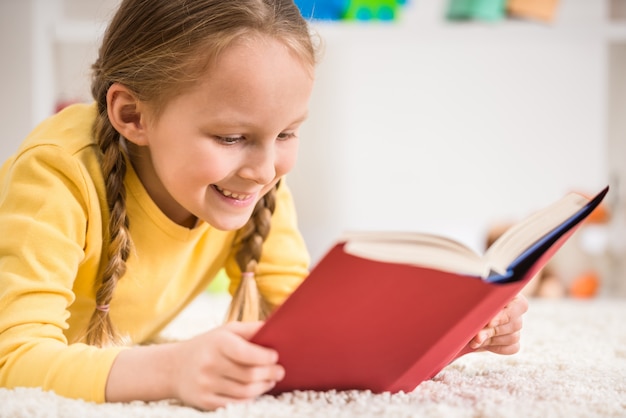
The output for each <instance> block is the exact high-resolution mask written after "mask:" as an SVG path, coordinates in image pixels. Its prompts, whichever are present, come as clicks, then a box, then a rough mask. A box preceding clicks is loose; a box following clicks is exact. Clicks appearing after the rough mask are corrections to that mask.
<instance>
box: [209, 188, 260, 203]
mask: <svg viewBox="0 0 626 418" xmlns="http://www.w3.org/2000/svg"><path fill="white" fill-rule="evenodd" d="M213 187H214V188H215V190H217V191H218V192H220V193H221V194H222V195H224V196H226V197H229V198H231V199H235V200H247V199H249V198H250V196H251V195H249V194H241V193H234V192H231V191H230V190H226V189H222V188H221V187H219V186H217V185H214V186H213Z"/></svg>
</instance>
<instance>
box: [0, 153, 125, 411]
mask: <svg viewBox="0 0 626 418" xmlns="http://www.w3.org/2000/svg"><path fill="white" fill-rule="evenodd" d="M87 179H88V175H87V172H86V170H85V169H84V167H83V166H82V165H81V164H80V162H79V160H78V159H77V158H75V157H74V156H72V155H70V154H69V153H67V152H66V151H63V150H61V149H59V148H58V147H54V146H36V147H33V148H30V149H27V150H25V151H23V152H22V153H21V154H19V155H18V156H17V157H16V158H14V159H12V160H9V161H8V162H7V163H5V165H4V166H3V168H2V171H1V172H0V182H1V183H0V231H2V236H1V238H0V386H1V387H6V388H12V387H18V386H26V387H41V388H42V389H44V390H53V391H55V392H56V393H58V394H60V395H62V396H67V397H72V398H82V399H84V400H87V401H95V402H103V401H104V394H105V386H106V380H107V377H108V373H109V370H110V368H111V365H112V363H113V361H114V359H115V357H116V355H117V354H118V352H119V351H120V350H121V348H106V349H100V348H96V347H92V346H87V345H85V344H80V343H74V344H69V343H68V340H67V338H66V336H65V335H64V330H65V329H67V328H68V324H67V322H66V321H67V318H68V316H69V311H68V307H69V306H70V305H71V304H72V303H73V302H74V300H75V295H74V292H73V291H72V288H73V285H74V282H75V280H76V276H77V272H78V270H79V268H80V266H81V263H82V262H83V261H84V254H85V251H84V250H85V248H86V246H87V245H88V243H87V242H86V230H87V227H88V222H98V223H101V222H102V220H101V219H89V214H90V213H91V210H92V209H93V207H92V206H93V205H94V202H97V201H98V199H97V197H96V196H93V194H94V193H95V192H94V190H93V187H89V182H88V180H87Z"/></svg>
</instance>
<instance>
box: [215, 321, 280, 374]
mask: <svg viewBox="0 0 626 418" xmlns="http://www.w3.org/2000/svg"><path fill="white" fill-rule="evenodd" d="M252 324H253V323H249V324H244V323H240V324H235V323H232V324H228V325H227V327H228V328H229V329H230V330H231V331H232V332H233V333H234V334H235V335H236V336H238V337H240V338H237V339H235V340H234V341H231V343H230V344H228V345H224V346H223V350H222V354H223V355H224V356H225V357H227V358H228V359H230V360H231V361H232V362H234V363H237V364H239V365H242V366H266V365H270V364H276V362H277V361H278V353H277V352H276V350H273V349H271V348H267V347H262V346H260V345H258V344H253V343H251V342H249V341H248V339H247V338H246V337H247V336H250V337H251V336H252V335H254V332H255V331H254V330H255V329H258V326H257V325H252Z"/></svg>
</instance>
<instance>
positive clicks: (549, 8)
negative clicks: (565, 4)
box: [506, 0, 558, 22]
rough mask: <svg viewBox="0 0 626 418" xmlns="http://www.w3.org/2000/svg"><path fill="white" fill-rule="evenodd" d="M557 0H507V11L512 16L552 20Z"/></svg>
mask: <svg viewBox="0 0 626 418" xmlns="http://www.w3.org/2000/svg"><path fill="white" fill-rule="evenodd" d="M557 5H558V0H509V2H508V3H507V6H506V7H507V12H508V13H509V15H511V16H514V17H520V18H524V19H534V20H541V21H543V22H552V21H553V20H554V15H555V14H556V9H557Z"/></svg>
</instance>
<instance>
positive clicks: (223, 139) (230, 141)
mask: <svg viewBox="0 0 626 418" xmlns="http://www.w3.org/2000/svg"><path fill="white" fill-rule="evenodd" d="M215 139H216V141H217V142H219V143H220V144H224V145H234V144H236V143H238V142H241V141H243V140H244V139H245V138H244V137H243V136H216V137H215Z"/></svg>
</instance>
